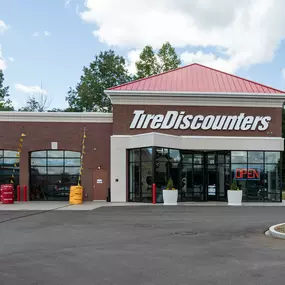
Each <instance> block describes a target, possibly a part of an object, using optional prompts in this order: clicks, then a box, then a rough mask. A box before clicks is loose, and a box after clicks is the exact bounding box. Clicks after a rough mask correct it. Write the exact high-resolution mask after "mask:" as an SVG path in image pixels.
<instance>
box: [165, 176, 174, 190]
mask: <svg viewBox="0 0 285 285" xmlns="http://www.w3.org/2000/svg"><path fill="white" fill-rule="evenodd" d="M173 187H174V185H173V180H172V179H171V178H169V179H168V182H167V186H166V189H169V190H172V188H173Z"/></svg>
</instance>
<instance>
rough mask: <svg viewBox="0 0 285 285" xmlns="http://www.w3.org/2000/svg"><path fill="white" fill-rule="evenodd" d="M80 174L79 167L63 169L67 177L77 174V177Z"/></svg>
mask: <svg viewBox="0 0 285 285" xmlns="http://www.w3.org/2000/svg"><path fill="white" fill-rule="evenodd" d="M79 172H80V167H65V173H67V174H68V175H70V174H73V175H74V174H78V175H79Z"/></svg>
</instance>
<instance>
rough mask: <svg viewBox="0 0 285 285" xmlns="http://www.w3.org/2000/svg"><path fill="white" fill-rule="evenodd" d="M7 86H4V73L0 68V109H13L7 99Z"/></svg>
mask: <svg viewBox="0 0 285 285" xmlns="http://www.w3.org/2000/svg"><path fill="white" fill-rule="evenodd" d="M9 96H10V95H9V87H8V86H4V74H3V71H2V70H0V111H13V110H14V108H13V105H12V102H11V100H10V99H9Z"/></svg>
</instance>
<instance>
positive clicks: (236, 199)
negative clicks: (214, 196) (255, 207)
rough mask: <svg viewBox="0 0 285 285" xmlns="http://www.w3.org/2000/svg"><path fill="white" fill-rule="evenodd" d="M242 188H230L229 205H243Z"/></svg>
mask: <svg viewBox="0 0 285 285" xmlns="http://www.w3.org/2000/svg"><path fill="white" fill-rule="evenodd" d="M241 201H242V190H228V205H229V206H241Z"/></svg>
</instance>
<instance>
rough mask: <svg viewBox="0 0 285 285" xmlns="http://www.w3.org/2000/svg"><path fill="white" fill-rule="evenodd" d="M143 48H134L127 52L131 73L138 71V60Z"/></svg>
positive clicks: (128, 67) (128, 66)
mask: <svg viewBox="0 0 285 285" xmlns="http://www.w3.org/2000/svg"><path fill="white" fill-rule="evenodd" d="M141 52H142V50H140V49H138V50H132V51H130V52H129V53H128V54H127V69H128V70H129V72H130V73H131V74H135V73H136V62H137V61H138V60H139V58H140V53H141Z"/></svg>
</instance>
